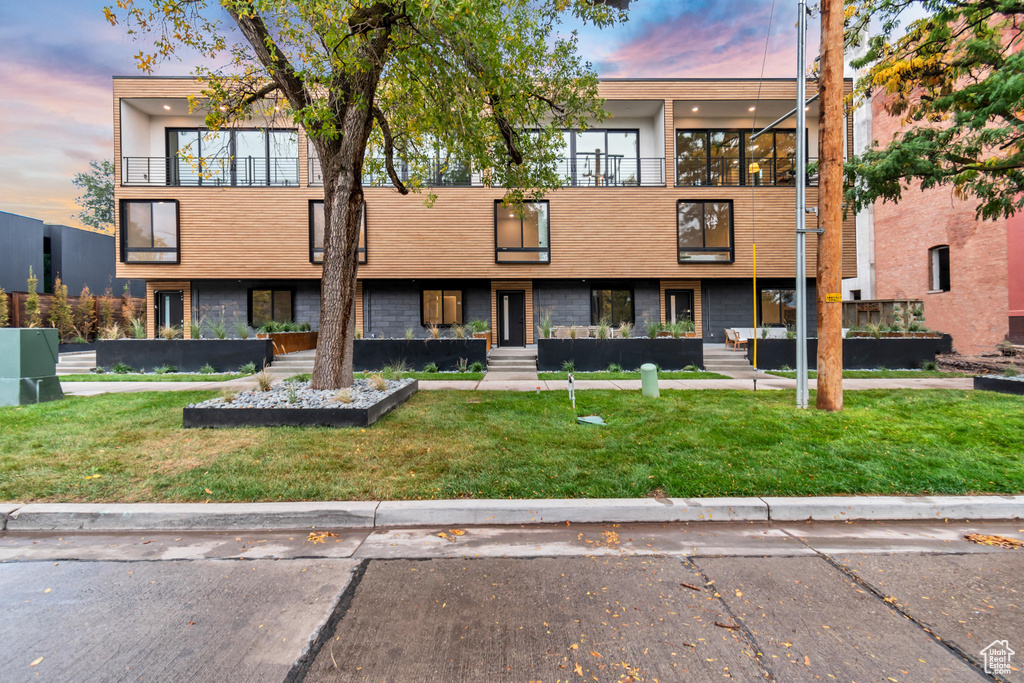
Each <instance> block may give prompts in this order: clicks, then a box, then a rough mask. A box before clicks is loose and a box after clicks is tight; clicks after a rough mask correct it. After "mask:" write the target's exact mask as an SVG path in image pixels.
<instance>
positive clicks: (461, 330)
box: [451, 325, 473, 339]
mask: <svg viewBox="0 0 1024 683" xmlns="http://www.w3.org/2000/svg"><path fill="white" fill-rule="evenodd" d="M451 330H452V336H453V337H455V338H456V339H465V338H466V337H471V336H472V334H473V333H472V330H470V329H469V325H452V327H451Z"/></svg>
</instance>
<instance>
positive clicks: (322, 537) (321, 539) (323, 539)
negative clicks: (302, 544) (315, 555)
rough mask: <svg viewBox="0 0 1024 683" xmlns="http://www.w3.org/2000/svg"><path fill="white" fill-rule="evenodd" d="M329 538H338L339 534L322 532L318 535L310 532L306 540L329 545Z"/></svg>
mask: <svg viewBox="0 0 1024 683" xmlns="http://www.w3.org/2000/svg"><path fill="white" fill-rule="evenodd" d="M329 536H333V537H335V538H337V536H338V534H332V533H331V532H330V531H321V532H320V533H317V532H315V531H310V532H309V538H307V539H306V540H307V541H312V542H313V543H327V538H328V537H329ZM303 571H305V570H303Z"/></svg>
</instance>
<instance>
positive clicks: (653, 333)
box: [644, 320, 664, 339]
mask: <svg viewBox="0 0 1024 683" xmlns="http://www.w3.org/2000/svg"><path fill="white" fill-rule="evenodd" d="M662 329H664V326H663V325H662V324H661V323H660V322H658V321H657V320H646V321H644V331H645V332H647V336H648V337H650V338H651V339H654V338H655V337H657V336H658V333H659V332H661V331H662Z"/></svg>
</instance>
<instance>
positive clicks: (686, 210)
mask: <svg viewBox="0 0 1024 683" xmlns="http://www.w3.org/2000/svg"><path fill="white" fill-rule="evenodd" d="M676 214H677V223H676V228H677V233H676V234H677V239H678V243H679V263H694V262H700V261H714V262H722V263H731V262H732V261H733V258H734V251H733V237H732V202H731V201H687V200H682V199H681V200H679V202H678V204H677V205H676Z"/></svg>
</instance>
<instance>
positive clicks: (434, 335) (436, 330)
mask: <svg viewBox="0 0 1024 683" xmlns="http://www.w3.org/2000/svg"><path fill="white" fill-rule="evenodd" d="M427 332H429V333H430V338H431V339H440V338H441V328H440V327H438V326H437V325H435V324H433V323H431V324H430V326H428V327H427Z"/></svg>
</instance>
